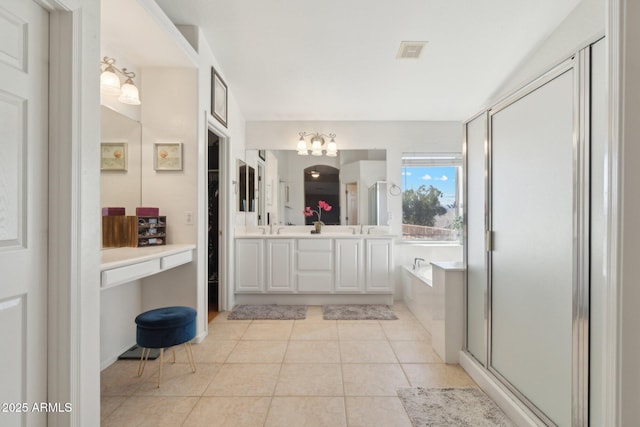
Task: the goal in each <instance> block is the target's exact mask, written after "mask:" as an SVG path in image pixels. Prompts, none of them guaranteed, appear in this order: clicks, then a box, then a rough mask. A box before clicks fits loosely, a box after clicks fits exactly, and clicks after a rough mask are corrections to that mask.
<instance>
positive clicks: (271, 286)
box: [266, 239, 295, 292]
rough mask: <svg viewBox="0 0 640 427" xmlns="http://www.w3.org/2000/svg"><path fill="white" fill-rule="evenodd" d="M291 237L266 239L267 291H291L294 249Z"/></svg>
mask: <svg viewBox="0 0 640 427" xmlns="http://www.w3.org/2000/svg"><path fill="white" fill-rule="evenodd" d="M294 243H295V240H293V239H268V240H267V241H266V269H267V274H266V278H267V283H266V285H267V288H266V291H267V292H293V291H294V290H295V281H294V274H293V272H294V259H295V258H294V251H295V244H294Z"/></svg>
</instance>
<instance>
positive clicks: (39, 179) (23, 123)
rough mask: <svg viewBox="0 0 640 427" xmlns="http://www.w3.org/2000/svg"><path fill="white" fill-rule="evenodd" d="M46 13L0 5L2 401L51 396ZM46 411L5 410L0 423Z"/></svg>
mask: <svg viewBox="0 0 640 427" xmlns="http://www.w3.org/2000/svg"><path fill="white" fill-rule="evenodd" d="M48 26H49V16H48V13H47V12H46V11H44V10H43V9H42V8H41V7H40V6H38V5H37V4H36V3H35V2H33V1H31V0H6V1H3V2H2V5H1V6H0V272H2V286H0V343H2V351H1V352H0V378H2V387H0V402H7V403H21V402H23V403H27V404H29V405H32V404H33V403H39V402H46V401H47V394H46V390H47V371H46V367H47V336H46V330H47V326H46V325H47V324H46V316H47V244H48V242H47V190H48V189H47V174H48V170H47V158H48V152H47V150H48V109H47V105H48V97H47V93H48V48H49V43H48V34H49V28H48ZM25 424H28V425H45V424H46V414H45V413H34V412H29V413H24V412H22V413H0V425H2V426H13V425H16V426H17V425H25Z"/></svg>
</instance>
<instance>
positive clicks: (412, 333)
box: [380, 320, 431, 341]
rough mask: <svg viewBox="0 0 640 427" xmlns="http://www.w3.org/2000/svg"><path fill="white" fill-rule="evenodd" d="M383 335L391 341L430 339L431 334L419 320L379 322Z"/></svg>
mask: <svg viewBox="0 0 640 427" xmlns="http://www.w3.org/2000/svg"><path fill="white" fill-rule="evenodd" d="M380 325H381V326H382V329H383V330H384V333H385V335H386V336H387V338H388V339H389V340H392V341H431V335H430V334H429V332H427V330H426V329H425V328H424V327H423V326H422V325H421V324H420V323H419V322H399V321H397V320H396V321H395V322H381V323H380Z"/></svg>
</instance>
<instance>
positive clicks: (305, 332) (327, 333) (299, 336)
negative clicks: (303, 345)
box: [291, 321, 338, 341]
mask: <svg viewBox="0 0 640 427" xmlns="http://www.w3.org/2000/svg"><path fill="white" fill-rule="evenodd" d="M291 339H292V340H323V341H326V340H337V339H338V327H337V325H336V323H335V322H331V321H329V322H322V323H320V322H317V323H316V322H307V323H303V322H299V323H298V322H297V323H295V324H294V325H293V332H291Z"/></svg>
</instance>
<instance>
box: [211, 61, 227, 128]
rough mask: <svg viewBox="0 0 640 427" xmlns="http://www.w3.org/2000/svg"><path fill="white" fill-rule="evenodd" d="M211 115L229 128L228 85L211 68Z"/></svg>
mask: <svg viewBox="0 0 640 427" xmlns="http://www.w3.org/2000/svg"><path fill="white" fill-rule="evenodd" d="M211 115H213V117H215V118H216V119H218V121H219V122H220V123H222V125H223V126H224V127H227V84H226V83H225V82H224V80H222V77H220V75H219V74H218V73H217V72H216V70H215V69H214V68H213V67H211Z"/></svg>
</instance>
